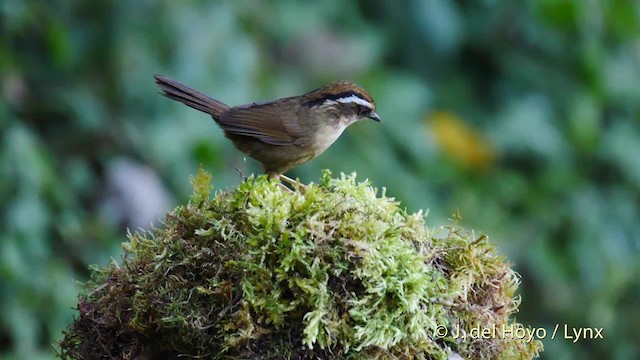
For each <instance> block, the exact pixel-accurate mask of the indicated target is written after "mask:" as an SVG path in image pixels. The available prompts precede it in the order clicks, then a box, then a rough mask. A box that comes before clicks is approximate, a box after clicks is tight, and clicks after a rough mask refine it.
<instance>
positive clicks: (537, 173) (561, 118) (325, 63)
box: [0, 0, 640, 359]
mask: <svg viewBox="0 0 640 360" xmlns="http://www.w3.org/2000/svg"><path fill="white" fill-rule="evenodd" d="M639 64H640V3H639V2H637V1H631V0H590V1H581V0H520V1H499V0H480V1H474V2H470V1H460V0H459V1H446V0H424V1H420V0H414V1H407V2H391V1H382V0H373V1H366V2H365V1H359V2H346V1H339V0H329V1H322V2H319V1H318V2H301V1H293V0H288V1H286V0H283V1H261V2H256V1H249V0H238V1H207V2H205V1H185V2H170V1H149V0H147V1H138V2H124V1H115V0H104V1H92V2H87V1H79V0H70V1H51V2H45V1H37V0H33V1H20V0H8V1H2V2H0V94H1V95H0V139H1V140H0V176H1V178H2V181H0V204H2V207H1V208H0V212H1V213H0V215H1V216H0V354H1V355H0V356H3V357H9V358H38V357H43V358H48V357H50V356H51V351H52V350H51V343H53V342H54V341H57V340H59V339H60V338H61V333H60V330H61V329H62V328H64V327H65V326H66V325H68V324H69V323H70V322H71V320H72V318H71V314H72V311H71V309H70V308H71V307H72V306H74V300H75V298H76V295H77V290H76V288H75V285H74V284H73V283H72V282H71V281H72V279H84V278H86V276H87V275H88V271H87V264H90V263H98V264H106V263H107V262H108V261H109V260H108V259H109V256H115V255H116V254H118V253H119V250H118V248H119V243H120V242H121V241H122V239H123V233H124V229H123V228H122V226H121V225H122V224H119V223H117V222H113V221H110V220H109V219H106V218H105V216H103V215H102V213H101V210H100V209H101V206H102V203H103V202H104V197H105V196H106V195H105V194H106V193H107V190H106V189H107V188H108V184H107V180H106V179H107V178H108V173H109V169H110V164H111V163H112V162H113V161H114V160H115V159H117V158H122V157H124V158H130V159H134V160H135V161H137V162H139V163H141V164H146V165H148V166H150V167H151V168H152V169H155V171H156V172H157V173H158V174H159V175H160V177H161V178H162V179H163V182H164V184H165V185H166V186H167V187H168V188H169V189H170V190H171V192H172V193H174V194H175V195H176V198H177V199H178V200H185V199H186V197H187V196H188V194H189V191H190V187H189V183H188V177H186V176H185V174H193V173H195V171H196V169H197V167H198V165H199V164H200V163H202V164H203V165H204V166H205V167H206V169H208V171H210V172H211V173H213V174H214V175H213V181H214V184H216V187H217V188H223V187H226V186H230V185H232V184H237V183H238V182H239V181H240V176H239V174H238V172H237V171H235V170H234V168H238V169H240V170H241V172H242V173H243V174H248V173H250V172H255V171H257V169H258V168H257V167H256V166H255V164H254V163H252V162H251V161H249V162H245V161H244V158H243V156H242V155H241V154H240V153H239V152H237V151H236V150H235V149H233V147H232V146H231V144H230V142H228V141H227V140H226V139H224V137H223V135H222V132H221V131H220V130H219V129H217V127H216V126H215V124H214V123H213V122H212V121H211V120H210V119H209V118H207V117H206V116H204V115H202V114H200V113H198V112H196V111H193V110H192V109H189V108H187V107H184V106H181V105H179V104H176V103H173V102H170V101H168V100H166V99H163V98H161V97H160V96H158V95H157V94H156V90H155V88H154V84H153V80H152V75H153V74H155V73H161V74H166V75H168V76H171V77H174V78H176V79H178V80H180V81H182V82H185V83H187V84H189V85H191V86H193V87H195V88H198V89H201V90H202V91H203V92H205V93H207V94H211V95H212V96H215V97H217V98H219V99H221V100H223V101H225V102H227V103H229V104H241V103H247V102H250V101H253V100H257V99H273V98H278V97H282V96H287V95H294V94H299V93H302V92H304V91H306V90H310V89H312V88H314V87H316V86H319V85H322V84H324V83H327V82H329V81H332V80H336V79H342V78H344V79H352V80H356V81H357V82H359V83H360V84H361V85H363V86H364V87H365V88H367V90H369V92H370V93H371V94H372V95H373V96H374V98H375V99H376V102H377V107H378V113H379V114H380V115H381V117H382V119H383V123H382V124H380V125H379V126H378V124H374V123H361V124H357V125H355V126H353V127H352V128H350V129H349V130H348V131H346V132H345V134H344V135H343V136H342V137H341V139H340V140H339V141H338V142H337V143H336V144H335V145H334V146H332V147H331V148H330V149H329V150H328V151H327V152H326V153H325V154H324V155H322V156H320V157H319V158H317V159H315V160H314V161H312V162H311V163H309V164H306V165H303V166H301V167H299V168H297V169H295V170H294V171H292V174H291V175H294V176H298V177H300V178H302V179H303V181H305V182H308V181H313V180H316V181H317V178H318V177H319V174H320V169H322V168H330V169H332V170H333V171H334V173H339V172H340V171H344V172H347V173H350V172H351V171H357V172H358V174H359V175H360V176H361V177H367V178H369V179H371V180H372V182H373V183H374V184H375V185H377V186H386V187H387V188H388V193H389V194H390V195H392V196H395V197H397V198H398V199H399V200H401V201H402V202H403V204H406V205H407V206H408V207H409V210H417V209H419V208H427V207H428V208H430V210H431V212H430V220H429V222H433V223H434V224H435V223H442V222H443V220H444V219H445V218H446V217H447V215H448V214H450V213H452V212H453V211H454V210H455V209H456V208H457V209H459V210H460V212H461V213H462V214H463V215H464V220H463V223H464V226H465V227H467V228H476V229H480V230H485V231H487V232H490V233H491V234H492V235H493V238H492V239H493V241H495V242H496V243H498V245H499V249H500V251H501V252H502V253H504V254H506V255H507V256H508V258H509V259H510V260H512V261H514V262H515V263H516V269H517V270H518V271H519V272H520V273H521V275H522V278H523V289H522V295H523V303H522V306H521V314H520V317H519V318H518V321H520V322H523V323H524V324H528V325H531V326H534V327H545V328H546V329H547V330H548V332H549V333H550V332H551V331H552V329H553V327H554V326H555V324H557V323H560V324H565V323H566V324H568V325H569V326H573V327H602V328H603V329H604V331H603V335H604V339H602V340H581V341H579V342H578V343H576V344H573V343H571V342H570V341H568V340H564V339H555V340H551V339H544V343H545V350H546V351H545V353H544V356H547V357H549V358H554V359H555V358H572V357H573V358H621V359H625V358H637V357H639V356H640V347H639V345H638V343H637V339H638V338H640V330H638V326H637V324H638V323H640V300H638V299H640V276H638V274H639V273H640V235H639V234H640V221H639V219H640V206H639V204H640V156H638V154H640V86H638V84H640V65H639ZM443 115H444V116H443ZM434 116H435V117H436V118H438V116H439V120H437V121H436V122H434V121H433V120H434ZM451 137H458V138H459V140H460V141H461V142H465V143H466V144H465V146H462V145H459V146H458V147H451V145H450V144H452V141H451ZM447 144H449V145H447ZM460 149H462V150H460ZM483 152H484V153H486V155H483V156H480V155H478V154H482V153H483ZM477 158H479V159H481V160H477ZM474 159H475V160H474ZM478 161H480V163H481V164H482V166H476V165H475V164H476V163H477V162H478ZM471 164H474V165H473V166H471Z"/></svg>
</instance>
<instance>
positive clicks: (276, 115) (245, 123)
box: [218, 99, 303, 145]
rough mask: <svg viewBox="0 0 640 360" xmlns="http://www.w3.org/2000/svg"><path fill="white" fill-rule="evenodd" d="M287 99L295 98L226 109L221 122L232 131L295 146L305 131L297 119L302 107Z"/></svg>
mask: <svg viewBox="0 0 640 360" xmlns="http://www.w3.org/2000/svg"><path fill="white" fill-rule="evenodd" d="M287 101H291V100H289V99H282V100H278V101H264V102H257V103H253V104H249V105H243V106H237V107H234V108H232V109H230V110H228V111H227V112H225V113H224V115H223V116H222V117H221V118H220V120H219V121H218V124H220V127H222V129H223V130H225V131H228V132H230V133H232V134H237V135H243V136H250V137H254V138H257V139H260V140H261V141H262V142H265V143H267V144H271V145H291V144H293V143H294V142H295V141H296V140H297V139H298V138H300V137H302V136H303V133H302V130H301V129H300V126H299V124H298V121H297V116H298V115H297V110H298V107H297V106H296V105H294V106H291V104H287V103H286V102H287ZM283 109H287V110H286V111H283Z"/></svg>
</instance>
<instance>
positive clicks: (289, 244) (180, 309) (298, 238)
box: [59, 171, 542, 359]
mask: <svg viewBox="0 0 640 360" xmlns="http://www.w3.org/2000/svg"><path fill="white" fill-rule="evenodd" d="M209 182H210V176H209V175H207V174H205V173H204V172H202V171H201V172H200V173H199V175H198V176H196V177H195V178H194V180H193V183H194V189H195V190H194V195H193V197H192V200H191V202H190V204H188V205H186V206H181V207H178V208H177V209H175V211H173V212H172V213H171V214H169V215H168V216H167V219H166V223H165V225H164V227H163V228H162V229H161V230H155V231H153V232H150V233H144V234H143V233H137V234H133V235H130V237H129V238H130V241H129V242H128V243H125V244H124V248H125V250H126V252H127V255H126V256H125V257H124V259H123V261H122V264H120V265H119V264H117V263H115V262H114V263H113V264H111V265H109V266H107V267H105V268H95V269H94V276H93V278H92V280H91V281H89V282H88V283H87V284H86V294H85V295H84V296H82V298H81V299H80V301H79V304H78V310H79V313H80V315H79V317H78V319H77V320H76V321H75V322H74V324H73V325H72V326H71V327H70V328H69V329H68V330H67V331H66V333H65V338H64V340H63V341H62V342H61V344H60V349H59V354H60V356H61V357H63V358H73V359H76V358H78V359H89V358H90V359H98V358H177V357H178V356H180V355H187V357H191V356H193V357H196V356H197V357H204V358H255V359H270V358H316V357H321V358H349V359H358V358H366V359H371V358H384V359H390V358H403V359H404V358H407V359H409V358H429V359H430V358H433V359H447V358H448V356H449V354H450V352H451V351H455V352H457V353H459V354H460V355H462V356H463V357H464V358H470V359H496V358H504V359H518V358H521V359H529V358H532V357H535V356H537V354H538V352H539V351H540V350H541V349H542V345H541V343H540V342H539V341H531V342H530V341H528V340H527V339H519V338H517V337H514V336H500V334H497V335H496V336H493V337H491V336H489V337H488V338H474V337H471V336H468V337H467V338H464V339H462V338H458V339H456V338H454V337H453V336H452V334H454V333H455V332H456V329H462V330H465V331H467V332H469V331H471V330H472V329H474V328H482V329H489V328H500V327H502V326H506V325H509V324H514V323H513V322H511V321H510V320H509V316H510V315H511V314H513V313H514V312H515V311H516V310H517V306H518V300H517V299H514V297H513V295H514V292H515V290H516V288H517V285H518V277H517V275H516V273H514V272H513V271H512V270H511V269H510V268H509V265H508V264H507V263H505V262H504V259H503V258H502V257H500V256H497V255H496V254H495V251H494V249H493V247H492V246H491V245H489V244H488V242H487V239H486V237H484V236H480V237H478V238H475V237H474V236H473V234H472V233H468V232H465V231H463V230H462V229H459V228H458V227H456V226H455V223H454V224H453V226H451V227H447V228H441V229H440V230H437V231H436V230H430V229H428V228H426V227H425V224H424V216H423V214H422V213H417V214H407V213H406V212H405V211H403V210H402V209H401V208H400V207H399V204H398V203H397V202H395V201H394V200H393V199H390V198H387V197H386V196H385V195H384V192H383V194H382V195H381V196H377V191H376V190H375V189H373V188H372V187H370V186H369V185H368V184H366V183H359V184H357V183H356V180H355V176H342V177H341V178H339V179H333V178H331V177H330V174H329V173H328V172H325V174H324V176H323V178H322V181H321V183H320V184H319V185H313V184H312V185H310V186H308V187H307V188H306V190H304V191H303V190H300V191H296V192H287V191H283V190H282V189H281V188H279V186H278V185H277V184H276V183H275V182H274V181H269V180H268V179H266V178H265V177H264V176H261V177H258V178H256V179H254V178H250V179H249V180H247V181H246V182H244V183H242V184H241V185H240V186H239V187H238V188H237V189H236V190H235V191H233V192H223V193H220V194H217V195H216V196H215V197H213V198H210V196H209V192H210V190H211V186H210V183H209ZM515 325H517V326H519V324H515ZM442 329H446V330H447V333H446V334H445V333H444V332H443V331H442ZM443 335H444V337H443Z"/></svg>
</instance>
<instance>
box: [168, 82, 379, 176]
mask: <svg viewBox="0 0 640 360" xmlns="http://www.w3.org/2000/svg"><path fill="white" fill-rule="evenodd" d="M155 80H156V83H157V84H158V87H159V88H160V90H162V93H163V95H165V96H166V97H168V98H170V99H173V100H177V101H180V102H182V103H183V104H185V105H187V106H190V107H192V108H194V109H197V110H200V111H202V112H205V113H207V114H210V115H211V116H212V117H213V119H214V120H215V121H216V123H218V125H220V127H221V128H222V130H223V131H224V133H225V135H226V136H227V138H229V139H230V140H231V141H233V143H234V145H235V146H236V147H237V148H238V149H239V150H240V151H242V152H244V153H245V154H247V155H249V156H250V157H252V158H254V159H256V160H258V161H259V162H260V163H261V164H262V166H263V168H264V170H265V172H266V173H267V174H269V176H271V177H277V176H279V175H282V174H283V173H284V172H285V171H287V170H289V169H290V168H292V167H294V166H296V165H299V164H301V163H304V162H306V161H308V160H310V159H312V158H314V157H316V156H318V155H319V154H321V153H322V152H323V151H324V150H326V148H327V147H329V146H330V145H331V144H332V143H333V142H334V141H335V140H336V139H337V138H338V137H339V136H340V134H341V133H342V131H343V130H344V129H345V128H346V127H347V126H349V125H350V124H352V123H354V122H356V121H358V120H360V119H362V118H367V117H368V118H370V119H373V120H376V121H380V118H379V117H378V115H377V114H376V113H375V103H374V102H373V99H372V98H371V96H370V95H369V94H368V93H367V92H366V91H365V90H364V89H363V88H361V87H360V86H358V85H356V84H354V83H351V82H345V81H343V82H336V83H333V84H329V85H327V86H323V87H321V88H318V89H316V90H313V91H310V92H308V93H306V94H304V95H301V96H293V97H287V98H282V99H279V100H274V101H262V102H255V103H252V104H248V105H241V106H235V107H230V106H228V105H226V104H224V103H222V102H220V101H218V100H216V99H213V98H211V97H209V96H207V95H204V94H202V93H201V92H199V91H197V90H195V89H192V88H190V87H188V86H186V85H184V84H181V83H179V82H177V81H175V80H172V79H169V78H166V77H163V76H159V75H156V76H155Z"/></svg>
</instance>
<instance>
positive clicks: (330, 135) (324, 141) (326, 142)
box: [311, 124, 346, 155]
mask: <svg viewBox="0 0 640 360" xmlns="http://www.w3.org/2000/svg"><path fill="white" fill-rule="evenodd" d="M345 128H346V126H345V125H342V124H336V125H321V126H320V127H318V129H317V131H316V132H315V134H314V136H313V139H312V141H311V147H312V148H313V151H314V153H315V155H319V154H320V153H322V152H324V151H325V150H326V149H327V148H328V147H329V146H331V144H333V143H334V142H335V141H336V140H338V138H339V137H340V135H342V132H343V131H344V129H345Z"/></svg>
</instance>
